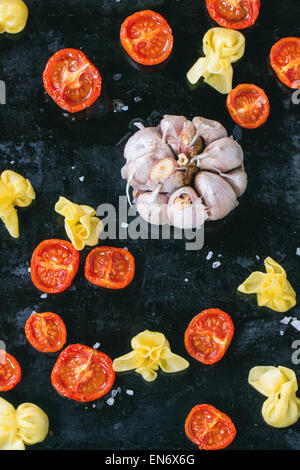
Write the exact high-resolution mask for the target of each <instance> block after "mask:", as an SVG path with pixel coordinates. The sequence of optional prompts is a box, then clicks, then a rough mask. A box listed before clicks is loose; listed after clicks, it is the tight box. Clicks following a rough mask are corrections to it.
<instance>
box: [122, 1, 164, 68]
mask: <svg viewBox="0 0 300 470" xmlns="http://www.w3.org/2000/svg"><path fill="white" fill-rule="evenodd" d="M120 39H121V44H122V46H123V47H124V49H125V51H126V52H127V54H128V55H130V57H131V58H132V59H133V60H135V62H138V63H139V64H142V65H157V64H160V63H161V62H164V61H165V60H166V59H167V58H168V57H169V55H170V54H171V51H172V49H173V36H172V30H171V28H170V26H169V24H168V23H167V21H166V20H165V19H164V18H163V17H162V16H161V15H159V13H155V12H154V11H151V10H144V11H138V12H136V13H134V14H133V15H131V16H128V18H126V20H125V21H124V23H123V24H122V26H121V32H120Z"/></svg>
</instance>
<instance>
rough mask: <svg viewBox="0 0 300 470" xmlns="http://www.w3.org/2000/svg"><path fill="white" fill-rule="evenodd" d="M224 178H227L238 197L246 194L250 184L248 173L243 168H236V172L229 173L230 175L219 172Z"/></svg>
mask: <svg viewBox="0 0 300 470" xmlns="http://www.w3.org/2000/svg"><path fill="white" fill-rule="evenodd" d="M218 173H219V175H220V176H222V178H225V179H226V181H228V183H230V184H231V186H232V188H233V189H234V191H235V194H236V196H237V197H240V196H242V195H243V194H244V192H245V191H246V188H247V184H248V177H247V173H246V172H245V170H244V168H243V167H240V168H236V169H235V170H232V171H229V172H228V173H221V172H218Z"/></svg>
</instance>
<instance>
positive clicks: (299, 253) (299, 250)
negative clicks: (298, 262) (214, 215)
mask: <svg viewBox="0 0 300 470" xmlns="http://www.w3.org/2000/svg"><path fill="white" fill-rule="evenodd" d="M296 255H297V256H300V248H297V250H296Z"/></svg>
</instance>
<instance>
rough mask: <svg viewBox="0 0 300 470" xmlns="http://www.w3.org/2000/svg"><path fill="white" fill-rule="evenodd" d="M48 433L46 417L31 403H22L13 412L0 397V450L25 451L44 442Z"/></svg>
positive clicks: (12, 408) (8, 404)
mask: <svg viewBox="0 0 300 470" xmlns="http://www.w3.org/2000/svg"><path fill="white" fill-rule="evenodd" d="M48 431H49V420H48V416H47V415H46V413H44V411H43V410H42V409H41V408H39V407H38V406H37V405H34V404H33V403H23V404H22V405H20V406H18V408H17V409H16V410H15V408H14V407H13V405H11V404H10V403H9V402H8V401H6V400H4V399H3V398H1V397H0V450H25V445H24V444H27V445H33V444H37V443H38V442H42V441H44V440H45V438H46V436H47V434H48Z"/></svg>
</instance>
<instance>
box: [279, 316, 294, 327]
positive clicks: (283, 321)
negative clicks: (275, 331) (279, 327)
mask: <svg viewBox="0 0 300 470" xmlns="http://www.w3.org/2000/svg"><path fill="white" fill-rule="evenodd" d="M291 318H292V317H283V318H282V319H281V320H280V323H283V324H284V325H287V324H288V323H290V321H291Z"/></svg>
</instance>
